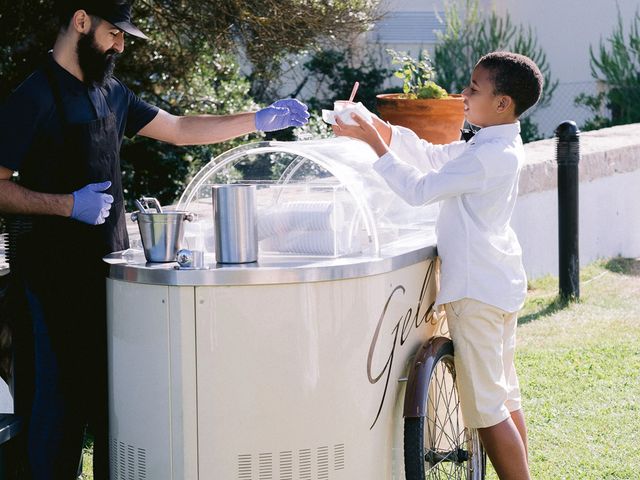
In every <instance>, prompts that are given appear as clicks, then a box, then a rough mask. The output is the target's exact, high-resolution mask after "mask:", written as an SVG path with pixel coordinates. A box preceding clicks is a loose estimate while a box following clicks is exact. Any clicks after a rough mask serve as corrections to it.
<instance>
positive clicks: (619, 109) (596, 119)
mask: <svg viewBox="0 0 640 480" xmlns="http://www.w3.org/2000/svg"><path fill="white" fill-rule="evenodd" d="M589 52H590V54H591V75H592V76H593V78H595V79H597V80H599V81H601V82H603V83H604V84H605V91H603V92H600V93H599V94H597V95H585V94H582V95H580V96H578V97H577V98H576V103H577V104H579V105H583V106H586V107H587V108H589V109H590V110H591V111H592V112H593V113H594V116H593V118H591V119H590V120H588V121H587V122H586V123H585V125H583V129H584V130H593V129H597V128H604V127H609V126H612V125H624V124H628V123H636V122H640V11H636V14H635V15H634V17H633V19H632V20H631V25H630V28H629V32H628V33H626V32H625V28H624V24H623V21H622V15H621V14H620V12H618V24H617V25H616V27H615V28H614V31H613V33H612V34H611V36H610V37H609V38H608V39H607V40H606V41H605V42H600V45H599V47H598V49H597V50H595V51H594V49H593V47H592V46H591V47H590V48H589ZM605 107H606V109H608V110H609V112H610V115H607V114H606V113H604V110H605Z"/></svg>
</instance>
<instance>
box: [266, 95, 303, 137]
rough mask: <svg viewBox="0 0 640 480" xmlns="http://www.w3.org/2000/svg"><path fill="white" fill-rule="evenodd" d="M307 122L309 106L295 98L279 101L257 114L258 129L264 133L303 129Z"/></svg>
mask: <svg viewBox="0 0 640 480" xmlns="http://www.w3.org/2000/svg"><path fill="white" fill-rule="evenodd" d="M307 121H309V112H308V111H307V106H306V105H305V104H304V103H302V102H300V101H298V100H296V99H295V98H287V99H284V100H278V101H277V102H274V103H272V104H271V105H269V106H268V107H266V108H263V109H262V110H259V111H258V112H256V129H257V130H262V131H263V132H272V131H274V130H281V129H283V128H287V127H301V126H302V125H304V124H305V123H307Z"/></svg>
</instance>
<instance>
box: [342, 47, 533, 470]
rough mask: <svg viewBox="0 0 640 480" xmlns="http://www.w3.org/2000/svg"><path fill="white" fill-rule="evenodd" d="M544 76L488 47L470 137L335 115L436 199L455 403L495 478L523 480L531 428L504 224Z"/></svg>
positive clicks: (411, 189)
mask: <svg viewBox="0 0 640 480" xmlns="http://www.w3.org/2000/svg"><path fill="white" fill-rule="evenodd" d="M542 86H543V77H542V74H541V73H540V70H539V69H538V67H537V66H536V64H535V63H534V62H533V61H532V60H531V59H529V58H528V57H525V56H523V55H518V54H514V53H510V52H493V53H490V54H488V55H485V56H484V57H482V58H481V59H480V61H478V63H477V64H476V66H475V68H474V70H473V73H472V76H471V83H470V85H469V86H468V87H467V88H465V90H464V91H463V92H462V96H463V98H464V112H465V117H466V119H467V121H468V122H469V123H471V124H473V125H476V126H478V127H481V130H480V131H479V132H478V133H477V134H476V135H475V136H474V137H473V138H472V139H471V140H470V141H469V142H468V143H465V142H462V141H460V142H454V143H451V144H449V145H433V144H431V143H429V142H427V141H425V140H420V139H419V138H418V137H417V136H416V135H415V134H414V133H413V132H412V131H411V130H408V129H406V128H403V127H397V126H391V125H389V124H387V123H385V122H383V121H382V120H380V119H379V118H377V117H375V116H374V118H373V121H372V122H371V123H367V122H366V121H365V120H364V119H363V118H361V117H359V116H358V115H356V114H354V115H353V119H354V120H355V121H356V123H357V125H355V126H352V125H346V124H344V123H343V122H341V121H340V119H338V120H337V126H335V127H334V132H335V133H336V135H338V136H349V137H353V138H357V139H360V140H362V141H364V142H366V143H367V144H369V145H370V146H371V148H373V150H374V151H375V152H376V154H377V155H378V156H379V157H380V158H379V159H378V160H377V161H376V162H375V163H374V169H375V170H376V171H377V172H378V173H379V174H380V175H381V176H382V177H383V178H384V179H385V181H386V182H387V183H388V184H389V186H390V187H391V188H392V189H393V190H394V191H395V192H396V193H397V194H398V195H399V196H401V197H402V198H403V199H404V200H405V201H407V203H409V204H411V205H423V204H427V203H433V202H441V203H440V214H439V217H438V221H437V227H436V229H437V235H438V255H439V256H440V258H441V260H442V270H441V272H442V274H441V289H440V292H439V293H438V297H437V298H436V304H437V305H444V308H445V311H446V313H447V318H448V322H449V330H450V332H451V338H452V340H453V344H454V348H455V353H456V354H455V367H456V373H457V385H458V391H459V394H460V405H461V408H462V413H463V417H464V419H465V422H466V424H467V425H468V426H469V427H472V428H477V429H478V431H479V433H480V438H481V439H482V443H483V445H484V447H485V450H486V451H487V454H488V455H489V458H490V459H491V462H492V464H493V466H494V468H495V470H496V472H497V474H498V476H499V478H500V479H501V480H511V479H513V480H527V479H529V478H530V475H529V468H528V464H527V432H526V426H525V421H524V414H523V412H522V406H521V400H520V390H519V386H518V378H517V376H516V371H515V367H514V362H513V359H514V350H515V333H516V323H517V312H518V310H520V308H522V305H523V303H524V299H525V295H526V291H527V279H526V275H525V272H524V268H523V267H522V260H521V257H522V251H521V249H520V245H519V243H518V239H517V238H516V235H515V233H514V231H513V230H512V229H511V226H510V224H509V223H510V220H511V214H512V212H513V208H514V205H515V202H516V198H517V196H518V179H519V175H520V168H521V167H522V164H523V162H524V149H523V146H522V140H521V138H520V123H519V122H518V118H519V117H520V115H522V113H524V112H525V111H526V110H528V109H529V108H530V107H532V106H533V105H535V104H536V103H537V101H538V99H539V98H540V94H541V92H542Z"/></svg>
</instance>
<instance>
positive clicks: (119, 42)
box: [113, 32, 124, 53]
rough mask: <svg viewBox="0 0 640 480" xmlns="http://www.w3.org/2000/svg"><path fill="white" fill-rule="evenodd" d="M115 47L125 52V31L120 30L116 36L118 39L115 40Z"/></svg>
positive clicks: (119, 51)
mask: <svg viewBox="0 0 640 480" xmlns="http://www.w3.org/2000/svg"><path fill="white" fill-rule="evenodd" d="M113 49H114V50H115V51H116V52H118V53H122V52H124V32H120V33H119V34H118V35H117V36H116V40H115V41H114V42H113Z"/></svg>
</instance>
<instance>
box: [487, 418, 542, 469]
mask: <svg viewBox="0 0 640 480" xmlns="http://www.w3.org/2000/svg"><path fill="white" fill-rule="evenodd" d="M478 433H479V434H480V439H481V440H482V445H483V446H484V449H485V450H486V452H487V455H489V458H490V459H491V464H492V465H493V468H494V469H495V471H496V473H497V474H498V478H500V480H529V479H530V478H531V477H530V475H529V467H528V465H527V452H526V450H525V447H524V443H523V441H522V437H521V436H520V432H519V431H518V428H517V427H516V425H515V423H514V421H513V419H512V418H511V417H509V418H507V419H506V420H504V421H502V422H500V423H499V424H497V425H494V426H492V427H487V428H479V429H478Z"/></svg>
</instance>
